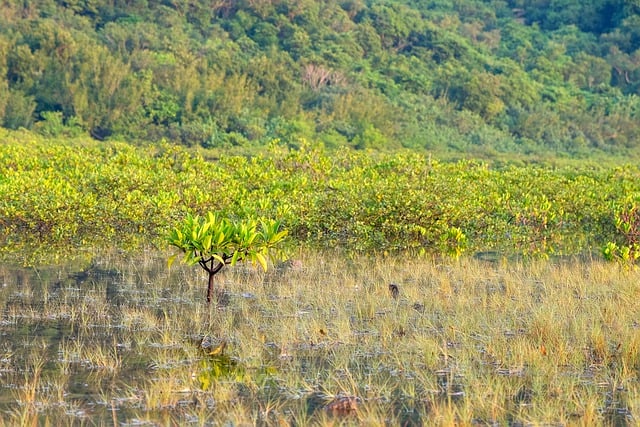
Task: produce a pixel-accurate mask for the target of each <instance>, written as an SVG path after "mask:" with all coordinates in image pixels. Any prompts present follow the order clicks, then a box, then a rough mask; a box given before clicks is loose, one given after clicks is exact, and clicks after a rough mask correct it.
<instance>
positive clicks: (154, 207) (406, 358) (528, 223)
mask: <svg viewBox="0 0 640 427" xmlns="http://www.w3.org/2000/svg"><path fill="white" fill-rule="evenodd" d="M4 132H5V133H3V143H2V144H1V145H0V165H1V168H0V192H1V193H2V194H3V198H2V199H1V200H0V212H1V215H0V230H1V238H0V242H1V243H2V246H1V247H2V252H3V259H4V260H5V261H4V263H3V265H2V267H1V279H2V281H1V282H2V288H1V290H0V306H1V310H2V311H1V316H2V317H1V320H0V322H1V323H0V334H1V335H2V341H1V344H0V345H1V347H0V377H1V378H2V388H1V389H0V413H1V414H2V417H1V419H2V421H1V423H2V424H4V425H7V426H8V425H15V424H22V425H25V424H29V425H31V424H45V425H46V424H49V425H59V424H69V425H71V424H97V425H117V424H119V425H140V424H150V425H158V424H160V425H173V424H194V425H221V424H230V425H254V424H258V425H287V424H293V425H333V424H336V423H346V424H368V425H382V424H388V425H421V424H426V425H433V424H436V425H451V424H464V425H468V424H481V425H482V424H490V425H493V424H509V425H530V424H531V425H536V424H547V425H548V424H554V425H555V424H557V425H566V424H581V425H599V424H609V425H623V424H625V423H633V422H635V421H637V417H638V411H639V410H640V398H639V396H640V395H639V392H640V389H639V387H638V373H639V372H640V333H639V330H638V328H639V327H640V326H639V325H638V321H637V319H638V318H639V314H640V313H639V312H638V310H639V308H638V304H637V301H638V298H639V297H640V295H639V293H640V285H639V283H640V280H638V279H639V277H638V274H640V273H638V271H637V269H636V268H635V267H634V261H635V259H636V257H637V254H638V250H637V249H638V246H637V245H638V240H637V237H638V235H639V234H638V230H639V229H640V228H639V226H640V220H639V215H638V209H637V203H638V196H637V195H638V194H639V188H638V186H639V185H640V184H639V183H640V181H639V180H638V169H637V167H631V166H627V167H608V166H606V165H588V164H580V165H575V164H573V165H572V164H570V163H563V164H556V165H553V164H549V165H534V164H529V165H524V164H523V165H515V164H510V165H505V164H498V163H493V164H486V163H482V162H471V161H461V162H457V163H440V162H438V161H436V160H433V159H431V158H429V157H428V156H422V155H419V154H416V153H395V154H381V153H377V154H375V153H363V152H354V151H350V150H343V151H335V152H327V151H325V150H324V149H323V148H321V147H314V146H305V147H302V148H301V149H299V150H292V149H290V148H288V147H286V146H280V145H278V144H277V143H274V144H273V145H272V146H271V147H270V148H269V150H268V151H265V152H263V153H261V154H256V155H255V156H252V157H245V156H233V155H225V156H222V157H216V155H215V153H213V152H203V153H200V154H198V153H197V152H193V151H186V150H185V149H181V148H177V147H175V146H171V145H168V144H164V145H157V146H153V147H146V148H136V147H134V146H131V145H127V144H120V143H112V142H103V143H96V142H95V141H88V140H85V139H76V140H55V139H46V140H45V139H42V138H40V137H38V136H35V135H33V134H29V133H26V132H8V131H4ZM204 156H209V157H208V159H207V158H205V157H204ZM205 212H217V213H218V214H219V215H220V217H221V218H224V217H228V218H234V219H244V218H269V219H272V218H277V220H278V221H280V223H279V224H281V225H282V227H283V229H286V230H287V231H288V232H289V236H290V239H291V240H290V241H289V249H288V250H289V252H290V255H291V257H292V261H291V262H289V263H288V264H282V265H279V266H276V268H272V269H270V270H269V271H267V272H264V271H263V270H262V269H254V268H253V267H251V266H239V265H238V266H235V267H233V268H229V269H224V270H222V271H221V272H220V278H219V279H218V278H217V281H218V283H219V284H220V285H221V287H220V288H219V289H220V290H219V292H218V293H217V295H216V297H215V301H217V304H212V305H207V304H205V303H203V302H202V295H203V281H204V279H205V278H204V276H203V275H202V271H199V270H200V269H198V268H195V267H189V266H183V265H178V263H175V264H174V265H173V266H172V267H171V269H169V268H168V265H167V260H168V259H169V257H170V256H171V255H173V253H169V252H167V247H168V241H167V237H168V235H169V231H170V230H171V227H173V226H175V225H176V224H178V221H179V220H181V219H183V218H185V217H186V216H188V215H190V214H194V215H197V214H204V213H205ZM272 224H274V223H272ZM88 247H93V248H94V249H93V250H87V249H86V248H88ZM108 247H116V248H120V249H119V250H117V251H116V250H112V251H104V250H100V248H103V249H104V248H108ZM145 248H146V249H145ZM331 248H334V249H331ZM335 248H340V249H335ZM605 258H608V259H610V260H618V261H619V262H608V261H606V260H605ZM392 282H393V283H395V284H396V286H397V288H394V289H393V290H392V292H390V288H389V284H390V283H392Z"/></svg>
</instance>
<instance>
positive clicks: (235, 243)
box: [168, 212, 287, 270]
mask: <svg viewBox="0 0 640 427" xmlns="http://www.w3.org/2000/svg"><path fill="white" fill-rule="evenodd" d="M279 228H280V222H278V221H274V220H260V221H256V220H247V221H240V222H232V221H231V220H229V219H228V218H221V217H219V216H217V215H215V214H213V213H211V212H210V213H209V214H207V216H206V217H199V216H192V215H187V217H186V218H185V220H184V221H183V222H182V223H181V224H180V225H179V226H177V227H175V228H174V229H173V230H172V231H171V233H170V234H169V237H168V241H169V244H170V245H172V246H175V247H177V248H178V249H180V250H181V251H182V252H183V253H184V258H183V262H185V263H187V264H190V265H194V264H201V265H202V264H207V263H208V262H211V261H214V262H216V263H220V264H222V265H225V264H229V265H232V266H233V265H235V264H236V263H237V262H239V261H249V262H252V263H258V264H260V265H261V266H262V268H263V269H264V270H266V269H267V265H268V264H267V260H268V255H269V250H271V249H274V248H275V247H276V245H278V244H279V243H280V242H281V241H282V240H283V239H284V238H285V236H286V235H287V231H286V230H282V231H280V230H279ZM173 259H174V257H172V258H171V259H170V262H173Z"/></svg>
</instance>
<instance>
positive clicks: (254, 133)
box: [0, 0, 640, 155]
mask: <svg viewBox="0 0 640 427" xmlns="http://www.w3.org/2000/svg"><path fill="white" fill-rule="evenodd" d="M0 9H1V12H0V13H1V16H0V22H2V24H0V124H1V125H2V126H4V127H6V128H10V129H16V128H20V127H25V128H30V129H34V130H36V131H38V132H40V133H42V134H44V135H53V136H61V135H62V136H64V135H65V134H78V133H88V134H90V135H91V136H93V137H94V138H96V139H107V138H119V139H125V140H130V141H139V140H147V141H157V140H161V139H167V140H170V141H175V142H178V143H181V144H184V145H201V146H204V147H225V146H249V147H250V146H254V145H258V146H259V145H264V144H265V143H266V142H267V141H271V140H273V139H275V138H279V139H280V140H281V141H283V142H284V143H288V144H291V145H296V144H297V141H298V140H299V139H300V138H301V137H303V138H307V139H313V140H316V141H318V142H321V143H323V144H324V145H325V146H327V147H337V146H351V147H354V148H358V149H366V148H373V149H395V148H400V147H407V148H414V149H421V150H429V151H438V150H457V151H465V152H477V153H487V152H492V151H498V152H520V153H527V152H543V151H550V150H551V151H557V152H559V153H565V154H567V155H586V154H588V153H590V152H592V151H593V150H600V151H605V152H617V153H621V152H629V151H633V150H635V149H639V148H640V128H639V127H638V126H637V123H638V120H639V119H640V117H639V116H640V97H639V96H638V95H640V4H638V2H637V1H636V2H634V1H624V0H597V1H592V2H586V3H585V2H579V1H578V0H536V1H523V0H464V1H463V0H419V1H408V0H395V1H391V0H330V1H318V0H239V1H229V0H206V1H205V0H190V1H184V0H133V1H126V2H125V1H120V0H21V1H17V0H3V1H2V8H0Z"/></svg>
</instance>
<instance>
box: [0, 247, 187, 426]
mask: <svg viewBox="0 0 640 427" xmlns="http://www.w3.org/2000/svg"><path fill="white" fill-rule="evenodd" d="M141 259H142V261H141V260H140V259H138V260H134V259H127V258H125V257H123V258H119V259H115V258H113V257H111V256H104V257H96V258H94V259H93V260H91V261H85V262H74V263H69V264H66V265H61V266H55V267H43V268H32V267H28V268H25V267H19V266H11V265H4V266H2V267H0V414H4V415H3V416H2V417H0V419H7V418H6V417H7V416H14V417H17V416H18V414H20V413H21V412H31V413H37V414H39V415H38V417H37V418H38V419H39V420H40V421H42V422H44V420H51V419H58V417H59V416H61V415H63V416H64V417H66V418H67V419H70V420H73V419H76V420H78V421H82V420H89V419H90V420H91V423H92V424H102V423H103V422H104V423H107V424H116V423H118V424H125V425H126V424H137V423H138V421H136V415H135V412H136V411H134V410H132V408H133V409H135V404H133V405H127V404H124V403H126V401H127V400H131V401H132V402H134V401H136V400H137V394H139V393H140V390H138V389H136V388H135V387H132V386H131V384H143V383H144V382H145V381H148V380H149V379H150V378H151V377H153V375H155V373H156V372H157V370H158V367H157V362H155V361H154V354H155V353H154V351H153V349H154V348H161V347H163V346H165V345H166V344H165V343H163V342H162V340H161V339H160V335H159V334H158V333H157V331H155V330H152V328H153V327H152V326H150V325H145V319H144V318H140V319H137V320H136V319H135V318H131V316H132V314H131V313H136V310H139V309H140V308H141V307H145V308H146V309H149V308H151V309H152V310H151V312H152V313H153V312H155V315H156V316H157V317H158V318H161V317H163V316H166V313H167V311H168V310H171V309H172V308H171V306H172V305H173V304H175V303H178V304H180V306H184V305H185V304H186V305H189V304H196V301H200V299H199V298H197V296H196V295H194V291H195V290H194V289H189V288H188V286H187V287H185V282H184V280H180V278H179V274H180V272H179V271H175V272H173V273H172V272H170V271H169V270H168V269H167V266H166V262H165V260H164V258H162V257H158V256H157V255H156V256H154V257H149V258H147V259H143V258H141ZM170 274H174V275H175V276H176V277H175V280H169V275H170ZM159 284H160V285H161V286H158V285H159ZM171 284H173V285H171ZM128 312H129V314H126V313H128ZM150 320H151V319H150ZM153 320H156V319H153ZM147 326H148V328H149V330H148V331H145V328H147ZM132 330H133V331H136V330H137V331H142V332H146V334H147V335H148V338H147V339H145V340H144V341H140V340H132V339H131V334H132ZM187 345H189V344H187ZM186 362H187V363H188V362H189V361H188V360H187V361H186ZM15 419H17V418H15ZM101 420H102V421H101Z"/></svg>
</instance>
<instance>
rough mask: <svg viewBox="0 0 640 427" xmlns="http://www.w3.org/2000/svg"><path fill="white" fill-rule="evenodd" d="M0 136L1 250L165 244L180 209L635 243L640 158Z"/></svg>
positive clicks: (297, 225) (466, 241)
mask: <svg viewBox="0 0 640 427" xmlns="http://www.w3.org/2000/svg"><path fill="white" fill-rule="evenodd" d="M0 140H2V141H3V142H2V144H0V194H2V198H0V244H1V246H2V247H3V248H4V249H5V250H15V249H19V248H21V247H24V246H25V245H33V244H35V245H38V246H43V245H44V246H45V247H47V248H49V249H50V248H52V247H55V246H62V247H69V246H72V247H73V246H75V247H86V246H96V247H110V246H117V247H130V246H133V247H139V246H140V245H144V244H148V243H156V244H158V245H159V246H160V247H163V248H164V247H166V245H167V243H166V240H165V238H166V236H167V233H168V232H169V230H170V229H171V228H172V227H173V226H174V225H176V224H177V223H178V221H179V220H180V219H182V218H184V217H185V215H187V214H204V213H206V212H209V211H212V212H217V213H218V214H219V215H221V216H222V217H225V216H226V217H229V218H232V219H233V218H236V219H239V220H244V219H246V218H270V219H278V220H281V221H282V226H283V227H284V228H286V229H287V230H289V232H290V235H291V236H292V237H293V239H295V241H296V242H297V243H307V244H311V245H320V246H325V247H331V248H333V247H342V248H347V249H350V250H355V251H387V252H391V253H394V252H395V251H401V250H411V251H416V252H427V253H448V254H450V255H452V256H458V255H460V254H461V253H463V252H465V251H466V252H468V253H474V252H477V251H489V250H490V251H499V252H502V253H522V254H527V255H548V254H575V253H581V252H588V251H592V250H596V251H600V249H601V248H602V247H603V246H604V245H605V244H606V243H608V242H611V243H615V244H616V245H617V246H618V249H619V248H624V247H629V248H630V250H631V252H632V253H633V252H634V251H635V249H634V247H633V245H636V244H638V243H639V242H638V237H637V236H638V230H640V215H639V214H638V201H639V200H640V179H639V178H640V172H639V171H638V169H637V167H618V168H608V167H601V166H587V165H583V166H562V167H560V166H558V167H551V166H535V165H529V166H513V165H507V166H502V167H499V166H493V167H489V166H488V165H487V164H485V163H482V162H472V161H460V162H456V163H441V162H438V161H435V160H432V159H430V158H429V157H428V156H423V155H419V154H416V153H412V152H406V153H395V154H382V153H379V154H376V155H372V154H371V153H365V152H359V151H355V150H350V149H344V150H340V151H337V152H330V151H326V149H323V148H314V147H312V146H303V147H302V148H301V149H300V150H291V149H289V148H287V147H285V146H283V145H278V144H273V145H272V146H271V147H270V148H269V151H268V153H266V154H264V155H260V156H254V157H251V158H249V157H246V156H224V157H222V158H220V159H217V160H214V161H211V160H205V159H204V158H203V157H202V156H199V155H196V154H192V153H191V152H190V151H187V150H186V149H183V148H179V147H177V146H175V145H170V144H165V145H161V146H152V147H146V148H136V147H134V146H132V145H130V144H126V143H114V142H100V143H99V142H95V141H91V140H74V141H69V140H66V139H65V140H54V139H44V138H38V137H35V136H33V135H32V134H28V133H15V132H7V131H5V132H4V133H3V134H2V135H0ZM613 249H615V250H617V249H616V248H615V247H614V248H613ZM613 249H612V250H613ZM615 250H614V253H613V254H612V255H613V256H615V255H616V254H615Z"/></svg>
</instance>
